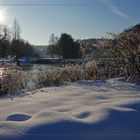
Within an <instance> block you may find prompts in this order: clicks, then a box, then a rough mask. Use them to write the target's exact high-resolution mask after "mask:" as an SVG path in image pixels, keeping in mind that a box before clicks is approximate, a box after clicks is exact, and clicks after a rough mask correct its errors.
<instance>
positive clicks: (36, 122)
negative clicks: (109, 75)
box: [0, 79, 140, 140]
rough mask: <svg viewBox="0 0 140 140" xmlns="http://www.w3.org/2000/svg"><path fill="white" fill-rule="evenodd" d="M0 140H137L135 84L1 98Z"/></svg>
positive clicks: (139, 111)
mask: <svg viewBox="0 0 140 140" xmlns="http://www.w3.org/2000/svg"><path fill="white" fill-rule="evenodd" d="M0 121H1V122H0V140H10V139H13V140H15V139H19V140H28V139H29V140H42V139H43V140H58V139H60V140H94V139H95V140H96V139H97V140H102V139H105V140H112V139H113V140H114V139H115V140H118V139H126V140H131V139H133V140H139V139H140V86H139V85H135V84H130V83H126V82H123V81H121V80H119V79H111V80H107V81H79V82H77V83H73V84H70V85H67V86H60V87H50V88H43V89H39V90H36V91H33V92H28V93H22V94H20V95H18V96H17V95H16V96H12V95H11V96H6V97H1V98H0Z"/></svg>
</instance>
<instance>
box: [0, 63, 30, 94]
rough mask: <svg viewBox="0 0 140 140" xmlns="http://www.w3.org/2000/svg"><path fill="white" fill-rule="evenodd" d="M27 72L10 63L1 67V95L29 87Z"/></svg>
mask: <svg viewBox="0 0 140 140" xmlns="http://www.w3.org/2000/svg"><path fill="white" fill-rule="evenodd" d="M27 77H28V76H27V73H26V72H24V71H22V70H20V69H19V68H17V67H16V66H13V65H9V66H5V67H3V69H1V75H0V95H2V94H7V93H15V92H19V91H21V90H22V89H25V88H26V87H27V83H28V78H27Z"/></svg>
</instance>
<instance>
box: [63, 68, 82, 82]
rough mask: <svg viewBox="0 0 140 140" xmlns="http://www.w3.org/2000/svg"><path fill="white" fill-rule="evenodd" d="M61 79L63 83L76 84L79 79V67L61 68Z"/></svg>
mask: <svg viewBox="0 0 140 140" xmlns="http://www.w3.org/2000/svg"><path fill="white" fill-rule="evenodd" d="M62 77H63V79H64V81H68V82H76V81H78V80H80V79H81V67H80V66H78V65H70V66H65V67H64V68H62Z"/></svg>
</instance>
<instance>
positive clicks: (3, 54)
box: [0, 19, 37, 65]
mask: <svg viewBox="0 0 140 140" xmlns="http://www.w3.org/2000/svg"><path fill="white" fill-rule="evenodd" d="M20 33H21V30H20V25H19V23H18V20H17V19H15V20H14V22H13V26H12V28H11V29H10V28H9V27H8V26H6V25H0V58H7V57H9V56H10V57H14V58H15V62H16V63H17V65H19V59H20V58H21V57H33V56H35V55H37V54H36V53H35V51H34V49H33V47H32V45H31V44H30V43H29V42H27V41H25V40H23V39H21V36H20Z"/></svg>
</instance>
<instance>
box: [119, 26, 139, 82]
mask: <svg viewBox="0 0 140 140" xmlns="http://www.w3.org/2000/svg"><path fill="white" fill-rule="evenodd" d="M116 52H117V54H118V57H119V58H120V59H121V60H122V62H123V69H124V72H125V75H126V76H127V77H128V78H129V79H131V80H140V28H135V27H133V28H131V29H129V30H126V31H125V32H123V33H121V34H120V36H119V38H118V40H117V51H116Z"/></svg>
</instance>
